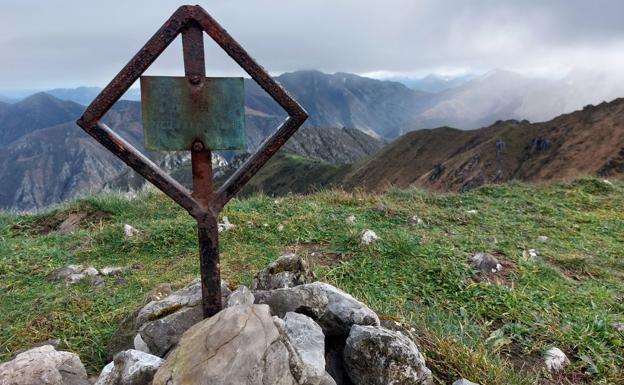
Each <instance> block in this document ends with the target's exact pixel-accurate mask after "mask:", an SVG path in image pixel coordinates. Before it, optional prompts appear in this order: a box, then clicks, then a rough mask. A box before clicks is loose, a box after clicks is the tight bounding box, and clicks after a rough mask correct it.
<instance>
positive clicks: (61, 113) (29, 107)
mask: <svg viewBox="0 0 624 385" xmlns="http://www.w3.org/2000/svg"><path fill="white" fill-rule="evenodd" d="M83 110H84V107H83V106H81V105H79V104H77V103H74V102H69V101H65V100H60V99H57V98H55V97H53V96H50V95H48V94H45V93H37V94H34V95H31V96H29V97H27V98H26V99H24V100H21V101H19V102H17V103H15V104H9V105H4V107H0V147H2V146H6V145H8V144H9V143H11V142H12V141H14V140H16V139H18V138H20V137H22V136H24V135H27V134H29V133H32V132H34V131H36V130H38V129H41V128H45V127H50V126H54V125H57V124H61V123H65V122H68V121H70V120H75V119H77V118H78V117H79V116H80V114H82V111H83Z"/></svg>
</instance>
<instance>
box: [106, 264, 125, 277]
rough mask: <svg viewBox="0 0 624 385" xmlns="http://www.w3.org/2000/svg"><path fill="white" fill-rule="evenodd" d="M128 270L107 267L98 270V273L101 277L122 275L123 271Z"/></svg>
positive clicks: (118, 267) (119, 267)
mask: <svg viewBox="0 0 624 385" xmlns="http://www.w3.org/2000/svg"><path fill="white" fill-rule="evenodd" d="M128 269H129V268H128V267H121V266H107V267H104V268H102V269H100V273H101V274H102V275H115V274H119V273H123V272H124V271H126V270H128Z"/></svg>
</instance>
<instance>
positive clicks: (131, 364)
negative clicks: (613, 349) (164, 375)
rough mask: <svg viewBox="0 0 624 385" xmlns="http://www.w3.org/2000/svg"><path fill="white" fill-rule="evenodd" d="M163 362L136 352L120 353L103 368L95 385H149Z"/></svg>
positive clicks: (149, 355)
mask: <svg viewBox="0 0 624 385" xmlns="http://www.w3.org/2000/svg"><path fill="white" fill-rule="evenodd" d="M163 362H164V361H163V360H162V359H161V358H159V357H156V356H153V355H151V354H147V353H144V352H140V351H138V350H126V351H123V352H120V353H119V354H117V355H116V356H115V359H114V360H113V362H111V363H109V364H108V365H106V366H105V367H104V369H103V370H102V373H101V374H100V377H99V378H98V380H97V382H96V383H95V385H149V384H151V383H152V379H153V378H154V374H155V373H156V371H157V370H158V368H160V366H161V365H162V364H163Z"/></svg>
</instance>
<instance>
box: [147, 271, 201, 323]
mask: <svg viewBox="0 0 624 385" xmlns="http://www.w3.org/2000/svg"><path fill="white" fill-rule="evenodd" d="M201 299H202V294H201V283H200V281H199V278H196V279H194V280H193V281H192V282H191V283H190V284H188V285H187V286H185V287H184V288H182V289H180V290H178V291H175V292H173V293H171V294H170V295H168V296H166V297H165V298H163V299H161V300H159V301H152V302H149V303H148V304H147V305H145V306H143V308H142V309H141V310H139V314H138V315H137V317H136V325H137V327H140V326H141V325H143V324H144V323H146V322H148V321H154V320H157V319H159V318H162V317H165V316H167V315H169V314H172V313H174V312H176V311H178V310H180V309H182V308H183V307H193V306H197V305H199V304H200V303H201Z"/></svg>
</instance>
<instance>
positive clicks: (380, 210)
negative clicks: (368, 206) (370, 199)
mask: <svg viewBox="0 0 624 385" xmlns="http://www.w3.org/2000/svg"><path fill="white" fill-rule="evenodd" d="M373 211H374V212H376V213H380V214H384V213H387V212H388V206H386V205H385V204H383V203H377V204H376V205H375V206H374V207H373Z"/></svg>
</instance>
